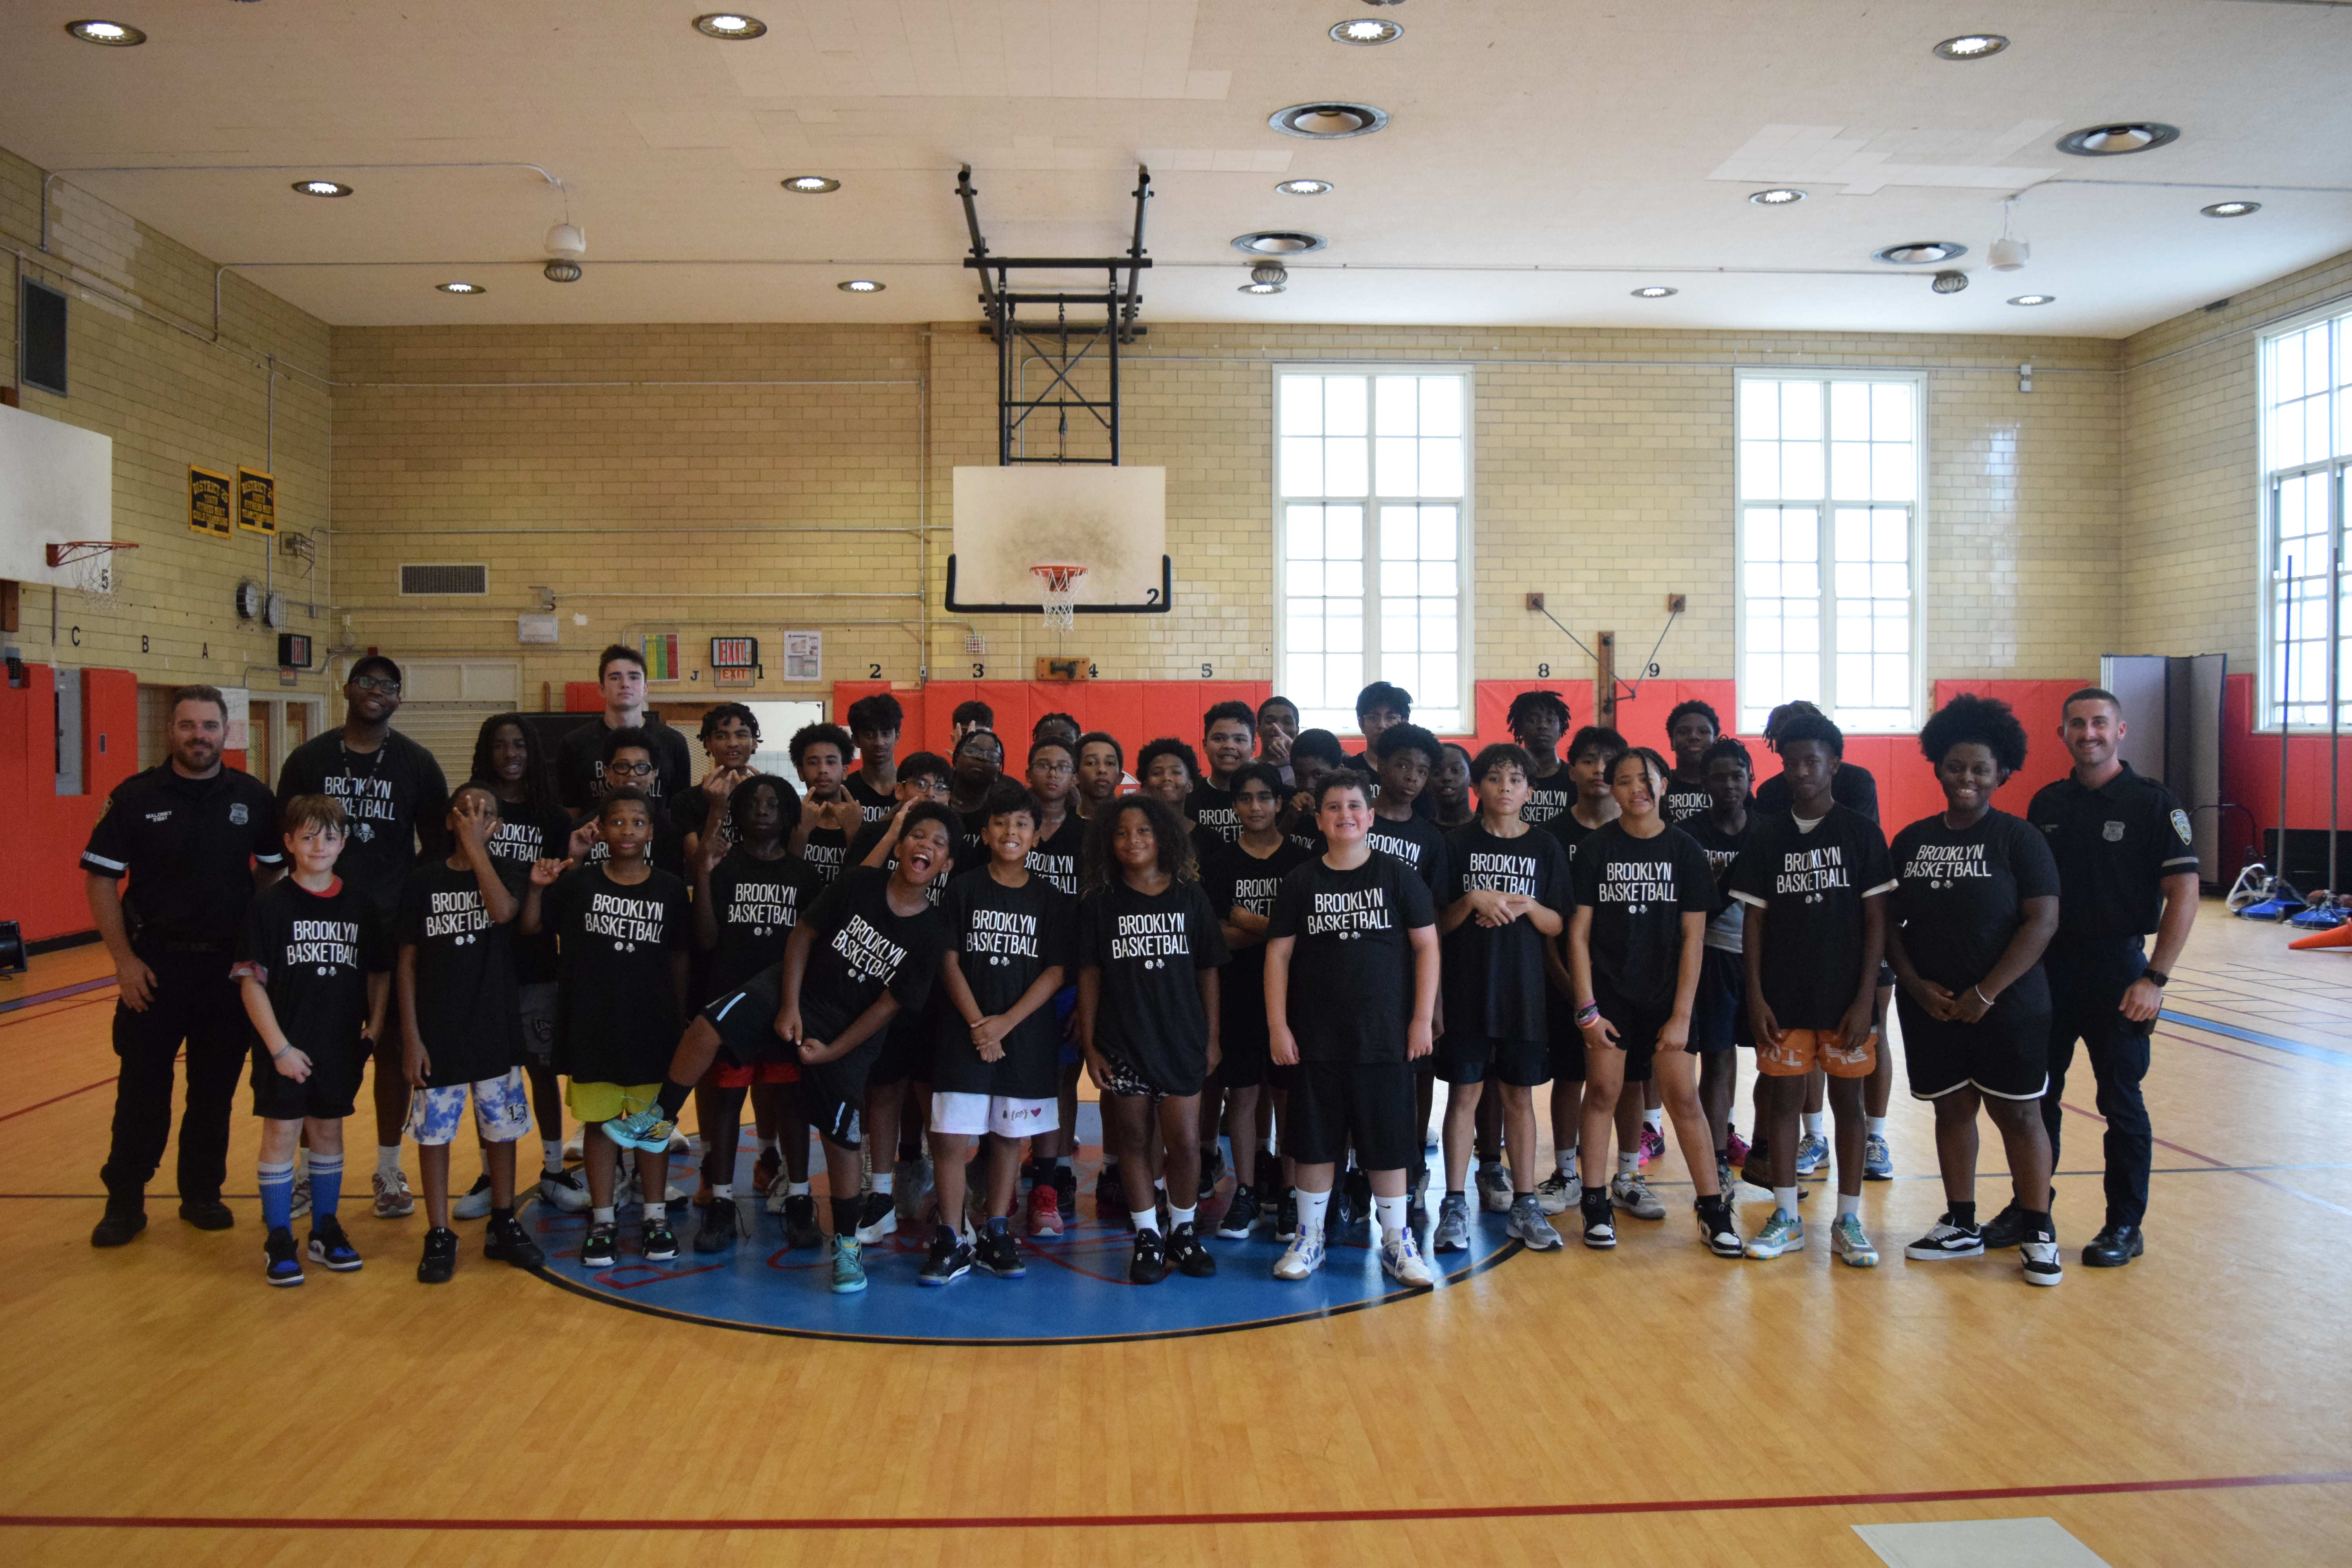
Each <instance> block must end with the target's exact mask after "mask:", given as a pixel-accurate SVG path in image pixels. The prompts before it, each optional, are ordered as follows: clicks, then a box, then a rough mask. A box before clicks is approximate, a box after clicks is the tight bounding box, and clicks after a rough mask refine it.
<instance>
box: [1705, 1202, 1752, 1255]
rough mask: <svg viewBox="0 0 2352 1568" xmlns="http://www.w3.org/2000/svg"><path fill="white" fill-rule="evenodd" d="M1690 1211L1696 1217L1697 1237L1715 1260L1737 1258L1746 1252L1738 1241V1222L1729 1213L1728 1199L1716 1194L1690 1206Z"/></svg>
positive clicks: (1729, 1204) (1734, 1216)
mask: <svg viewBox="0 0 2352 1568" xmlns="http://www.w3.org/2000/svg"><path fill="white" fill-rule="evenodd" d="M1691 1211H1692V1212H1693V1213H1694V1214H1696V1215H1698V1237H1699V1239H1700V1240H1701V1241H1703V1242H1705V1243H1706V1249H1707V1250H1708V1251H1709V1252H1712V1253H1714V1254H1715V1255H1716V1256H1717V1258H1738V1256H1740V1254H1741V1253H1743V1252H1745V1251H1746V1250H1747V1248H1746V1247H1743V1246H1742V1245H1741V1243H1740V1240H1739V1221H1738V1217H1737V1216H1736V1215H1733V1214H1732V1212H1731V1200H1730V1199H1728V1198H1727V1197H1725V1196H1724V1195H1723V1194H1720V1193H1717V1194H1716V1195H1715V1196H1713V1197H1711V1198H1700V1199H1699V1200H1697V1201H1696V1203H1694V1204H1692V1205H1691Z"/></svg>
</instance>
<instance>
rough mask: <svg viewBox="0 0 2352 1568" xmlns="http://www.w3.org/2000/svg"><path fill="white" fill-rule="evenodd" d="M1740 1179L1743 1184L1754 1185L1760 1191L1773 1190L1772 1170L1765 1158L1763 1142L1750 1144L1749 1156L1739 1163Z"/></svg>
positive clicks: (1767, 1191)
mask: <svg viewBox="0 0 2352 1568" xmlns="http://www.w3.org/2000/svg"><path fill="white" fill-rule="evenodd" d="M1739 1180H1740V1182H1741V1184H1743V1185H1746V1186H1750V1187H1753V1188H1755V1189H1756V1190H1757V1191H1758V1192H1759V1193H1769V1192H1770V1191H1771V1190H1772V1172H1771V1168H1770V1166H1769V1163H1767V1162H1766V1160H1765V1158H1764V1145H1762V1144H1761V1143H1756V1144H1751V1145H1749V1147H1748V1158H1746V1159H1745V1160H1742V1161H1741V1162H1740V1163H1739Z"/></svg>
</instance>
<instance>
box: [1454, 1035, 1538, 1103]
mask: <svg viewBox="0 0 2352 1568" xmlns="http://www.w3.org/2000/svg"><path fill="white" fill-rule="evenodd" d="M1430 1056H1431V1058H1433V1060H1434V1061H1435V1062H1436V1064H1437V1066H1436V1068H1435V1069H1434V1070H1435V1072H1436V1074H1437V1076H1438V1077H1439V1078H1441V1079H1444V1080H1445V1081H1446V1082H1447V1083H1484V1082H1486V1080H1487V1079H1494V1080H1495V1081H1496V1083H1507V1084H1509V1085H1511V1086H1512V1087H1513V1088H1514V1089H1533V1088H1535V1087H1536V1086H1537V1085H1538V1084H1541V1083H1549V1082H1550V1081H1551V1047H1550V1046H1549V1044H1548V1043H1547V1042H1545V1041H1543V1040H1497V1039H1495V1038H1493V1037H1489V1036H1486V1035H1463V1034H1456V1033H1454V1032H1453V1031H1451V1030H1449V1031H1447V1033H1446V1034H1444V1036H1443V1037H1440V1038H1439V1040H1438V1042H1437V1048H1436V1049H1435V1050H1434V1051H1432V1052H1431V1053H1430Z"/></svg>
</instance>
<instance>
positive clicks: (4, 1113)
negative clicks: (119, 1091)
mask: <svg viewBox="0 0 2352 1568" xmlns="http://www.w3.org/2000/svg"><path fill="white" fill-rule="evenodd" d="M113 1081H114V1079H110V1078H102V1079H99V1080H98V1081H97V1082H96V1083H86V1084H84V1085H82V1086H81V1087H80V1088H79V1089H68V1090H66V1091H65V1092H64V1093H63V1094H53V1095H51V1096H49V1098H48V1099H47V1100H36V1101H34V1102H33V1103H32V1104H30V1105H20V1106H18V1107H17V1108H16V1110H0V1121H11V1120H13V1119H15V1118H16V1117H19V1116H23V1115H26V1114H27V1113H28V1112H31V1111H35V1110H40V1109H41V1107H43V1106H45V1105H55V1104H57V1103H58V1101H59V1100H71V1099H72V1098H73V1097H74V1096H75V1095H77V1094H88V1093H89V1091H90V1090H91V1089H104V1088H105V1087H106V1086H107V1085H109V1084H110V1083H112V1082H113Z"/></svg>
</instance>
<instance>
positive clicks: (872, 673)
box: [866, 664, 882, 680]
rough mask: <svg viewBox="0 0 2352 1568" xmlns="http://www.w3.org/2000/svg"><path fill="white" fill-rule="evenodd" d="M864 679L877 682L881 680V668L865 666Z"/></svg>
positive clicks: (875, 665)
mask: <svg viewBox="0 0 2352 1568" xmlns="http://www.w3.org/2000/svg"><path fill="white" fill-rule="evenodd" d="M866 679H868V680H879V679H882V667H881V666H880V665H878V664H869V665H867V666H866Z"/></svg>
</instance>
